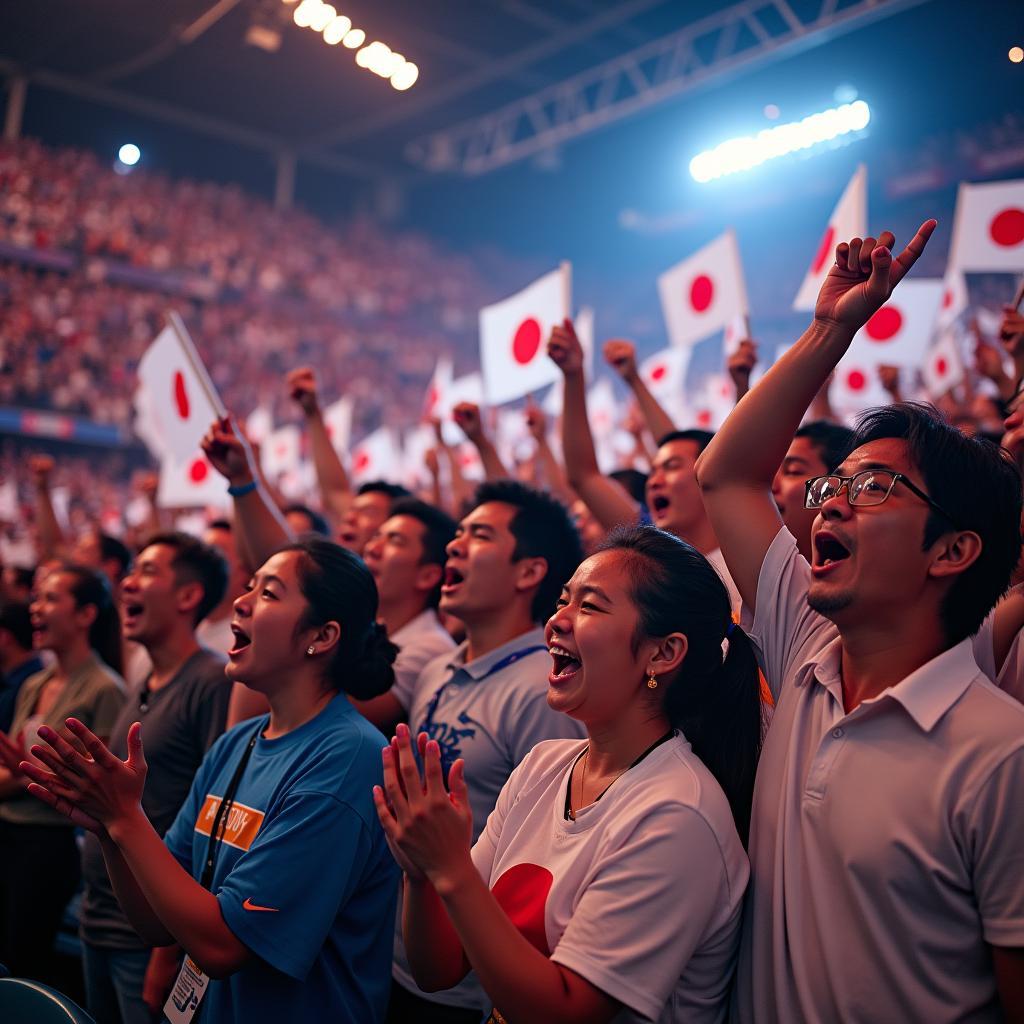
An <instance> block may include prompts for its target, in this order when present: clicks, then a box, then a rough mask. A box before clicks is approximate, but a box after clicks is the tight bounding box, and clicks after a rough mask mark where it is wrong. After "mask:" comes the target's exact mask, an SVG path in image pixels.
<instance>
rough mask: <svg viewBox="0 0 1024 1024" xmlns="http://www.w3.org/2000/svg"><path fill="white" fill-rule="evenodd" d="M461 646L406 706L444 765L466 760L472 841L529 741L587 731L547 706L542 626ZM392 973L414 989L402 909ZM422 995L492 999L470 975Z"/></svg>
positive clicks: (426, 673)
mask: <svg viewBox="0 0 1024 1024" xmlns="http://www.w3.org/2000/svg"><path fill="white" fill-rule="evenodd" d="M466 646H467V645H466V644H465V643H464V644H462V645H461V646H460V647H458V648H457V649H456V650H455V651H454V652H453V653H452V654H448V655H443V656H442V657H440V658H436V659H434V661H432V662H430V664H429V665H427V667H426V668H425V669H424V670H423V673H422V674H421V675H420V678H419V681H418V682H417V684H416V689H415V692H414V695H413V700H412V705H411V707H410V710H409V728H410V729H411V730H412V732H413V735H417V734H419V733H420V732H426V733H429V735H430V737H431V739H435V740H437V742H438V744H440V747H441V757H442V760H443V763H444V765H445V771H446V772H447V768H448V766H450V765H451V764H452V762H454V761H455V760H456V759H457V758H460V757H461V758H463V759H464V760H465V762H466V787H467V789H468V790H469V803H470V807H471V808H472V810H473V842H474V843H475V842H476V840H477V837H478V836H479V835H480V833H481V832H482V831H483V828H484V825H486V824H487V816H488V815H489V814H490V813H491V811H493V810H494V805H495V803H497V800H498V794H499V793H500V792H501V789H502V787H503V786H504V785H505V783H506V782H507V781H508V777H509V776H510V775H511V774H512V769H513V768H515V767H516V765H518V764H519V762H520V761H522V759H523V758H524V757H525V756H526V755H527V754H528V753H529V752H530V751H531V750H532V749H533V747H534V745H535V744H536V743H539V742H540V741H541V740H551V739H579V738H580V737H582V736H585V735H586V730H585V729H584V728H583V726H582V725H581V724H580V723H579V722H577V721H576V720H575V719H573V718H570V717H569V716H568V715H565V714H562V713H561V712H560V711H552V710H551V708H549V707H548V702H547V692H548V674H549V673H550V672H551V656H550V655H549V654H548V651H547V644H546V643H545V640H544V630H543V629H541V628H539V627H538V628H537V629H533V630H531V631H530V632H529V633H523V634H522V635H521V636H517V637H516V638H515V639H514V640H510V641H509V642H508V643H507V644H503V645H502V646H501V647H499V648H497V649H496V650H493V651H491V652H490V653H489V654H487V655H485V656H484V657H482V658H477V659H476V661H472V662H470V663H469V664H466ZM393 974H394V977H395V979H396V980H397V981H398V982H399V983H400V984H401V985H403V986H404V987H405V988H407V989H409V990H410V991H413V992H418V991H419V990H418V989H417V987H416V983H415V982H414V981H413V979H412V974H411V973H410V971H409V965H408V961H407V960H406V958H405V949H404V948H403V945H402V934H401V915H399V925H398V933H397V934H396V936H395V964H394V969H393ZM421 994H422V995H423V997H424V998H426V999H430V1000H431V1001H434V1002H440V1003H445V1004H447V1005H452V1006H479V1007H481V1008H485V1009H489V1008H490V1006H491V1003H490V1002H488V1001H487V998H486V996H484V995H483V992H482V990H481V988H480V986H479V984H478V983H477V981H476V976H475V975H472V974H471V975H469V977H467V978H466V979H465V980H463V981H462V982H461V983H460V984H459V985H457V986H456V987H455V988H453V989H448V990H447V991H444V992H437V993H426V992H424V993H421Z"/></svg>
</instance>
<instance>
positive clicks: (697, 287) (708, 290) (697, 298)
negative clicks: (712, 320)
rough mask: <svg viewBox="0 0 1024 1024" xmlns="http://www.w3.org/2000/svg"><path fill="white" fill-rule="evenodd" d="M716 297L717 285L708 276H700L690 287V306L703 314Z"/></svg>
mask: <svg viewBox="0 0 1024 1024" xmlns="http://www.w3.org/2000/svg"><path fill="white" fill-rule="evenodd" d="M714 297H715V284H714V282H713V281H712V280H711V278H710V277H708V275H707V274H699V275H698V276H697V277H695V278H694V279H693V283H692V284H691V285H690V305H691V306H693V308H694V309H695V310H696V311H697V312H698V313H703V312H704V311H705V310H706V309H707V308H708V306H710V305H711V300H712V299H714Z"/></svg>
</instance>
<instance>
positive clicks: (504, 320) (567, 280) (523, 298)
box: [480, 263, 572, 405]
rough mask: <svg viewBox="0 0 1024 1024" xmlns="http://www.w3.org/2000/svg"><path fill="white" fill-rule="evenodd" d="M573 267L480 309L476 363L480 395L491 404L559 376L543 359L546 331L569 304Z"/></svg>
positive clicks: (565, 265) (564, 266)
mask: <svg viewBox="0 0 1024 1024" xmlns="http://www.w3.org/2000/svg"><path fill="white" fill-rule="evenodd" d="M571 293H572V270H571V267H570V265H569V264H568V263H563V264H562V265H561V266H560V267H559V268H558V270H553V271H552V272H551V273H550V274H545V275H544V276H543V277H541V278H539V279H538V280H536V281H534V282H533V284H531V285H529V286H528V287H527V288H524V289H523V290H522V291H521V292H518V293H517V294H516V295H513V296H512V297H511V298H508V299H505V300H504V301H502V302H496V303H495V304H494V305H493V306H485V307H484V308H483V309H482V310H480V366H481V369H482V370H483V378H484V395H485V397H486V399H487V401H488V403H490V404H491V405H503V404H504V403H505V402H512V401H514V400H515V399H517V398H522V397H523V396H524V395H528V394H530V393H531V392H533V391H536V390H538V389H539V388H544V387H547V386H548V385H549V384H553V383H554V382H555V381H556V380H559V379H560V378H561V372H560V371H559V369H558V367H557V366H555V364H554V363H553V362H552V361H551V360H550V359H548V354H547V343H548V337H549V336H550V334H551V329H552V328H553V327H554V326H555V325H556V324H560V323H561V322H562V321H563V320H564V319H565V318H566V317H567V316H569V311H570V309H571V308H572V294H571Z"/></svg>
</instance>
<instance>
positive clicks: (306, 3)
mask: <svg viewBox="0 0 1024 1024" xmlns="http://www.w3.org/2000/svg"><path fill="white" fill-rule="evenodd" d="M319 10H320V0H302V3H301V4H299V6H298V7H296V8H295V10H294V11H293V12H292V21H294V22H295V24H296V25H298V26H299V28H309V26H310V25H311V24H312V23H313V15H315V14H316V12H317V11H319Z"/></svg>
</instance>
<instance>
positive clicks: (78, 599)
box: [59, 563, 124, 675]
mask: <svg viewBox="0 0 1024 1024" xmlns="http://www.w3.org/2000/svg"><path fill="white" fill-rule="evenodd" d="M59 571H60V572H62V573H66V574H67V575H68V576H71V577H72V579H73V582H72V584H71V595H72V597H74V599H75V607H76V608H82V607H83V606H85V605H89V604H91V605H94V606H95V608H96V618H95V619H93V623H92V625H91V626H90V627H89V646H90V647H91V648H92V649H93V650H94V651H95V652H96V654H97V655H98V656H99V658H100V660H101V661H103V662H105V663H106V664H107V665H109V666H110V668H112V669H113V670H114V671H115V672H116V673H117V674H118V675H120V674H121V673H122V671H123V668H124V664H123V659H122V657H121V651H122V647H121V616H120V615H119V614H118V611H117V605H116V604H115V603H114V595H113V592H112V591H111V589H110V582H109V580H108V579H107V577H106V576H104V575H103V573H101V572H97V571H96V570H95V569H87V568H86V567H85V566H83V565H74V564H71V563H66V564H64V565H62V566H61V567H60V570H59Z"/></svg>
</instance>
